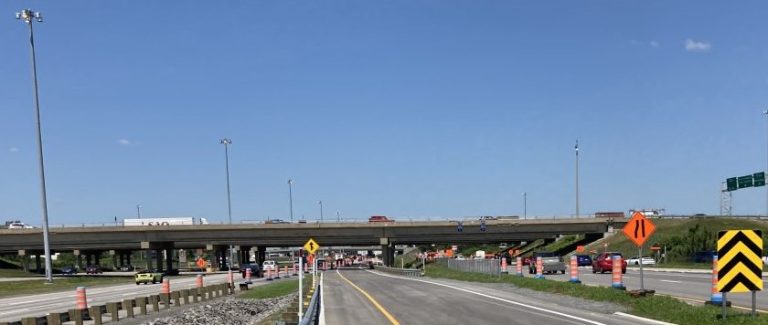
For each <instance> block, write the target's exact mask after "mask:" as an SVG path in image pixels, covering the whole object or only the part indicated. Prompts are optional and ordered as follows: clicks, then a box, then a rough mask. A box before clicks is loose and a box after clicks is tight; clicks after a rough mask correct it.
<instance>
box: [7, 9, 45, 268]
mask: <svg viewBox="0 0 768 325" xmlns="http://www.w3.org/2000/svg"><path fill="white" fill-rule="evenodd" d="M16 19H19V20H21V21H23V22H25V23H26V24H27V26H29V46H30V48H31V50H32V81H33V83H34V93H35V123H36V131H37V161H38V169H39V173H40V193H41V206H42V212H43V250H44V251H45V280H46V283H53V267H52V265H51V247H50V243H49V241H48V197H47V194H46V193H47V192H46V189H45V163H44V159H43V132H42V131H41V129H42V127H41V126H40V96H39V94H38V87H37V58H36V57H35V33H34V30H33V28H32V22H33V21H36V22H38V23H42V22H43V16H42V15H41V14H40V12H37V11H32V10H31V9H24V10H22V11H20V12H17V13H16Z"/></svg>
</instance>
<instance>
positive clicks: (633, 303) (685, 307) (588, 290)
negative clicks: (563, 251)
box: [427, 264, 768, 324]
mask: <svg viewBox="0 0 768 325" xmlns="http://www.w3.org/2000/svg"><path fill="white" fill-rule="evenodd" d="M427 276H428V277H433V278H446V279H453V280H461V281H470V282H484V283H509V284H511V285H514V286H517V287H520V288H527V289H532V290H536V291H542V292H549V293H555V294H562V295H567V296H572V297H579V298H584V299H588V300H595V301H607V302H612V303H615V304H618V305H621V306H624V307H626V308H627V310H628V312H629V313H630V314H633V315H637V316H641V317H647V318H652V319H656V320H660V321H665V322H672V323H677V324H714V323H720V324H768V317H766V316H762V317H758V318H757V319H754V320H753V319H752V318H750V317H749V316H748V315H747V314H744V313H740V312H736V311H734V310H729V311H728V314H729V316H728V318H727V321H726V322H725V323H723V322H721V321H719V320H718V319H717V315H719V314H720V313H721V309H720V307H713V306H703V305H702V306H692V305H689V304H687V303H685V302H682V301H680V300H677V299H674V298H670V297H665V296H652V297H644V298H632V297H630V296H629V294H627V293H626V292H624V291H620V290H616V289H612V288H607V287H592V286H585V285H581V284H573V283H569V282H561V281H553V280H546V279H544V280H542V279H534V278H525V277H522V278H521V277H517V276H514V275H506V274H504V275H502V276H501V277H498V276H493V275H487V274H481V273H468V272H459V271H455V270H451V269H448V268H447V267H443V266H440V265H435V264H429V265H428V266H427Z"/></svg>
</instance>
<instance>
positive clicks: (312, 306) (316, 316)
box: [299, 283, 321, 325]
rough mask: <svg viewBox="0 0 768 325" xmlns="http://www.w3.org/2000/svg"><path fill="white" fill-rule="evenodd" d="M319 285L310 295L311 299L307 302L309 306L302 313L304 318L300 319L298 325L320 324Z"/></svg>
mask: <svg viewBox="0 0 768 325" xmlns="http://www.w3.org/2000/svg"><path fill="white" fill-rule="evenodd" d="M320 299H321V298H320V284H319V283H318V284H317V286H316V287H315V293H314V294H312V299H310V300H309V306H308V307H307V311H306V312H305V313H304V317H302V318H301V321H300V322H299V325H309V324H312V325H318V324H319V322H320Z"/></svg>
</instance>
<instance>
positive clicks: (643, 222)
mask: <svg viewBox="0 0 768 325" xmlns="http://www.w3.org/2000/svg"><path fill="white" fill-rule="evenodd" d="M623 230H624V235H626V236H627V238H629V239H630V240H632V241H633V242H634V243H635V245H637V247H638V256H637V257H638V258H639V264H640V291H641V292H643V293H644V292H645V283H644V281H643V244H645V241H646V240H648V237H651V235H652V234H653V232H654V231H656V226H655V225H654V224H653V222H651V220H648V218H646V217H645V215H643V213H642V212H640V211H635V213H633V214H632V218H631V219H629V222H627V225H626V226H624V229H623Z"/></svg>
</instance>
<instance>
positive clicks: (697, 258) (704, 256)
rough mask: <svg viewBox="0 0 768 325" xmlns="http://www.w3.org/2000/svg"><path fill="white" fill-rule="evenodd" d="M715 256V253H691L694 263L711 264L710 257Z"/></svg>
mask: <svg viewBox="0 0 768 325" xmlns="http://www.w3.org/2000/svg"><path fill="white" fill-rule="evenodd" d="M715 255H717V252H715V251H700V252H696V253H693V262H694V263H712V257H713V256H715Z"/></svg>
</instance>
